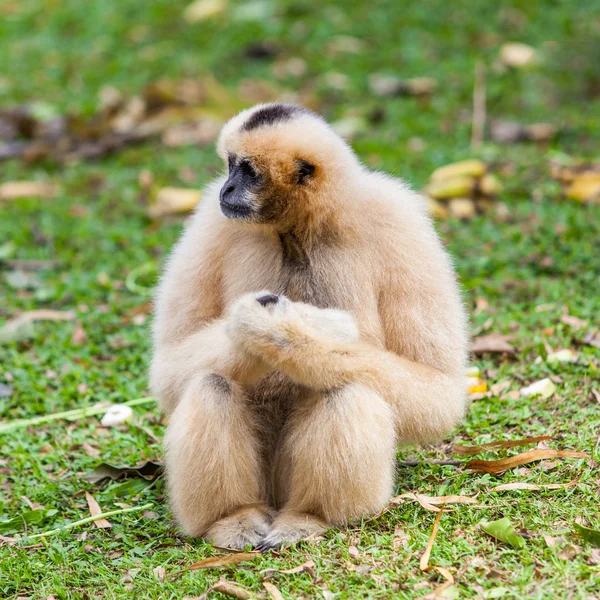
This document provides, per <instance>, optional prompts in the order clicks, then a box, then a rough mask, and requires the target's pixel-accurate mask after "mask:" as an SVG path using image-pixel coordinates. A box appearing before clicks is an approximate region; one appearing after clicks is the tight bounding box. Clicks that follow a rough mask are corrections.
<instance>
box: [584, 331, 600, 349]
mask: <svg viewBox="0 0 600 600" xmlns="http://www.w3.org/2000/svg"><path fill="white" fill-rule="evenodd" d="M583 343H584V344H587V345H588V346H595V347H596V348H600V329H597V330H596V331H588V332H587V333H586V334H585V335H584V336H583Z"/></svg>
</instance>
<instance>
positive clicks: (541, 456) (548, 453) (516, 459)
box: [465, 450, 591, 473]
mask: <svg viewBox="0 0 600 600" xmlns="http://www.w3.org/2000/svg"><path fill="white" fill-rule="evenodd" d="M547 458H591V457H590V455H589V454H585V453H583V452H575V451H573V450H530V451H529V452H522V453H521V454H517V455H516V456H511V457H510V458H502V459H500V460H480V459H473V460H470V461H469V462H468V463H467V464H466V465H465V467H466V468H467V469H471V470H473V471H475V472H477V473H503V472H504V471H507V470H508V469H512V468H513V467H518V466H520V465H526V464H529V463H531V462H535V461H538V460H545V459H547Z"/></svg>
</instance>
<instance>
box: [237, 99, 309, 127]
mask: <svg viewBox="0 0 600 600" xmlns="http://www.w3.org/2000/svg"><path fill="white" fill-rule="evenodd" d="M309 112H310V111H308V110H306V108H303V107H302V106H296V105H295V104H270V105H269V106H265V107H264V108H259V109H258V110H257V111H256V112H254V113H253V114H252V115H250V118H249V119H248V120H247V121H246V122H245V123H244V124H243V125H242V131H252V130H253V129H258V128H259V127H268V126H269V125H275V124H276V123H280V122H281V121H289V120H290V119H292V118H293V117H295V116H296V115H299V114H302V113H304V114H308V113H309Z"/></svg>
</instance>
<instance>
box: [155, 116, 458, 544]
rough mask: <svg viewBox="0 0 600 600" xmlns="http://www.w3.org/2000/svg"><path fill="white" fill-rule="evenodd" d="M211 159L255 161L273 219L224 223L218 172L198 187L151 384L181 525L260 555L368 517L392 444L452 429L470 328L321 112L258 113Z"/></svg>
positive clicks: (162, 296) (439, 256)
mask: <svg viewBox="0 0 600 600" xmlns="http://www.w3.org/2000/svg"><path fill="white" fill-rule="evenodd" d="M266 109H267V110H266ZM261 110H262V111H265V110H266V112H263V113H262V114H258V113H259V112H260V111H261ZM282 115H283V116H282ZM247 123H250V125H251V126H248V125H245V124H247ZM218 152H219V154H220V155H221V157H222V158H223V160H224V161H225V163H226V164H227V161H228V160H229V157H230V156H233V155H235V156H243V157H246V158H248V159H249V160H251V161H252V164H253V165H254V167H255V169H256V170H257V171H258V172H259V173H260V174H261V177H262V182H263V184H262V187H261V192H260V193H259V194H258V195H256V198H255V200H256V202H258V203H262V209H264V210H263V212H262V214H264V215H268V218H265V219H263V220H262V221H261V222H246V221H243V220H230V219H227V218H226V217H225V216H223V214H222V213H221V211H220V209H219V189H220V188H221V187H222V185H223V183H224V181H225V179H226V177H222V178H220V179H218V180H217V181H216V182H214V183H213V184H211V185H209V186H208V188H207V190H206V191H205V194H204V199H203V202H202V204H201V206H200V207H199V208H198V210H197V212H196V213H195V215H194V216H193V218H192V219H191V221H190V222H189V223H188V225H187V227H186V229H185V232H184V234H183V236H182V238H181V240H180V241H179V243H178V244H177V246H176V247H175V249H174V251H173V253H172V255H171V257H170V259H169V261H168V264H167V268H166V271H165V274H164V276H163V278H162V281H161V284H160V288H159V293H158V297H157V303H156V317H155V321H154V356H153V360H152V367H151V387H152V391H153V393H154V394H156V395H157V396H158V397H159V399H160V402H161V406H162V407H163V409H164V410H165V411H166V412H167V413H168V414H169V416H170V417H169V418H170V421H169V426H168V430H167V434H166V464H167V473H168V482H169V490H170V495H171V502H172V506H173V510H174V512H175V515H176V517H177V519H178V520H179V522H180V524H181V526H182V527H183V530H184V531H185V532H186V533H187V534H189V535H193V536H206V537H208V538H210V539H213V540H214V541H215V543H217V544H218V545H220V546H231V547H243V546H244V545H245V544H251V545H255V546H258V547H260V548H263V549H265V548H269V547H273V546H278V545H280V544H282V543H286V542H293V541H296V540H298V539H301V538H302V537H305V536H307V535H311V534H314V533H316V532H319V531H322V529H323V528H324V527H326V526H328V525H334V524H343V523H345V522H347V521H348V520H352V519H357V518H360V517H363V516H366V515H369V514H371V513H374V512H376V511H378V510H379V509H381V508H382V507H383V506H384V505H385V504H386V502H387V501H388V499H389V497H390V496H391V494H392V491H393V465H394V450H395V447H396V445H397V444H399V443H419V442H430V441H433V440H436V439H439V438H440V437H442V436H444V435H445V434H447V433H448V432H449V431H451V430H452V428H453V427H454V426H455V425H456V424H457V423H458V422H459V421H460V419H461V418H462V416H463V414H464V411H465V406H466V401H465V393H464V390H465V384H464V378H463V375H464V371H465V366H466V360H467V335H466V318H465V313H464V310H463V306H462V302H461V298H460V293H459V288H458V285H457V282H456V276H455V273H454V270H453V268H452V264H451V262H450V259H449V257H448V255H447V254H446V252H445V251H444V249H443V247H442V244H441V243H440V241H439V239H438V237H437V235H436V233H435V231H434V228H433V226H432V224H431V222H430V219H429V218H428V216H427V215H426V212H425V208H424V205H423V202H422V201H421V199H420V198H419V197H418V196H417V195H416V194H414V193H413V192H412V191H410V190H409V189H408V188H407V187H406V186H405V185H404V184H403V183H402V182H401V181H399V180H397V179H394V178H392V177H389V176H386V175H382V174H379V173H374V172H371V171H369V170H368V169H366V168H365V167H364V166H362V165H361V164H360V163H359V161H358V160H357V158H356V156H355V155H354V154H353V152H352V150H351V149H350V148H349V147H348V146H347V145H346V144H345V143H344V142H343V141H342V140H341V139H340V138H339V137H338V136H337V135H336V134H335V133H334V132H333V131H332V130H331V129H330V128H329V126H328V125H327V124H326V123H325V122H324V121H323V120H322V119H321V118H320V117H317V116H316V115H313V114H312V113H310V112H309V111H306V110H305V109H298V110H291V109H290V110H288V109H284V108H280V107H277V106H275V107H273V105H268V106H266V107H265V106H259V107H255V108H254V109H250V110H249V111H245V112H243V113H241V114H240V115H238V116H237V117H235V118H234V119H232V120H231V121H230V122H229V123H228V124H227V125H226V126H225V127H224V129H223V132H222V134H221V137H220V140H219V143H218ZM303 164H310V165H311V166H312V167H313V168H314V170H313V171H311V172H310V176H308V177H307V178H306V180H304V179H302V178H299V176H298V173H299V171H298V169H299V165H303ZM253 202H254V200H253ZM268 294H273V295H276V296H277V298H276V300H275V301H273V302H271V301H269V302H267V301H265V300H263V301H259V300H261V298H263V299H264V298H265V295H268ZM274 511H276V512H274Z"/></svg>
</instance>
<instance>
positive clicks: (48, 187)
mask: <svg viewBox="0 0 600 600" xmlns="http://www.w3.org/2000/svg"><path fill="white" fill-rule="evenodd" d="M55 191H56V188H55V186H54V185H52V184H51V183H42V182H40V181H7V182H6V183H2V184H0V200H14V199H16V198H35V197H39V196H41V197H42V198H50V197H51V196H53V195H54V193H55Z"/></svg>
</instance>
